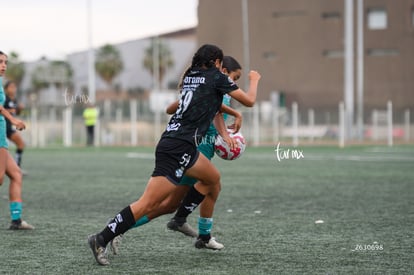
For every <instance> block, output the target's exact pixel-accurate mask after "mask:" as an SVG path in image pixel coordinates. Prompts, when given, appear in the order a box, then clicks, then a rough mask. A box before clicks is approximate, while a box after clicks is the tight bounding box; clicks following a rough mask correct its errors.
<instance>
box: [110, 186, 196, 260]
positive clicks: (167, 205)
mask: <svg viewBox="0 0 414 275" xmlns="http://www.w3.org/2000/svg"><path fill="white" fill-rule="evenodd" d="M188 189H189V186H186V185H179V186H177V187H176V189H175V191H174V192H173V193H171V194H169V195H168V196H167V198H165V199H164V200H163V201H162V202H161V204H160V206H159V207H158V208H157V209H155V210H154V211H152V212H150V213H148V214H146V215H144V216H142V217H141V218H139V219H138V220H137V221H136V222H135V224H134V225H133V226H132V227H131V228H137V227H140V226H142V225H144V224H147V223H148V222H150V221H151V220H153V219H155V218H157V217H159V216H162V215H164V214H169V213H172V212H174V211H175V210H177V208H178V206H179V205H180V202H181V200H182V199H183V198H184V196H185V194H187V192H188ZM183 229H187V231H188V232H187V231H186V232H187V234H192V236H194V237H197V232H196V231H195V230H194V229H192V228H189V229H188V228H183ZM191 230H192V231H191ZM122 237H123V235H122V234H121V235H119V236H116V237H115V238H114V239H113V240H112V241H111V242H110V247H111V249H112V252H113V253H114V254H115V255H116V254H118V253H119V248H120V246H121V242H122Z"/></svg>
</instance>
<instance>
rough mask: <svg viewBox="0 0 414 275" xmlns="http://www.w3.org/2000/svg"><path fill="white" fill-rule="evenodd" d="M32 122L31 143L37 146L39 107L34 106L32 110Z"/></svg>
mask: <svg viewBox="0 0 414 275" xmlns="http://www.w3.org/2000/svg"><path fill="white" fill-rule="evenodd" d="M30 122H31V128H30V139H31V144H32V146H33V147H37V146H38V145H39V144H38V129H39V124H38V120H37V108H36V107H33V108H32V110H31V112H30Z"/></svg>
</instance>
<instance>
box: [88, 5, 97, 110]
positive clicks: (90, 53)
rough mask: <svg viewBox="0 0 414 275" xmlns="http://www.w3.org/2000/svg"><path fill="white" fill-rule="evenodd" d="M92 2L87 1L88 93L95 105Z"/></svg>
mask: <svg viewBox="0 0 414 275" xmlns="http://www.w3.org/2000/svg"><path fill="white" fill-rule="evenodd" d="M92 27H93V26H92V0H87V32H88V48H89V50H88V92H89V101H90V102H91V103H95V100H96V88H95V52H94V50H93V40H92V38H93V37H92V32H93V30H92Z"/></svg>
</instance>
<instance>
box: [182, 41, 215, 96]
mask: <svg viewBox="0 0 414 275" xmlns="http://www.w3.org/2000/svg"><path fill="white" fill-rule="evenodd" d="M217 59H218V60H220V61H222V60H223V51H222V50H221V49H220V48H219V47H217V46H215V45H211V44H204V45H203V46H201V47H200V48H199V49H198V50H197V52H196V53H195V54H194V56H193V59H192V61H191V65H190V67H188V68H187V70H185V72H184V74H183V77H182V79H181V82H180V84H179V87H180V88H181V87H182V82H183V80H184V77H185V76H186V75H187V74H188V73H189V72H190V71H191V69H193V68H201V67H205V68H211V67H214V66H215V63H216V60H217Z"/></svg>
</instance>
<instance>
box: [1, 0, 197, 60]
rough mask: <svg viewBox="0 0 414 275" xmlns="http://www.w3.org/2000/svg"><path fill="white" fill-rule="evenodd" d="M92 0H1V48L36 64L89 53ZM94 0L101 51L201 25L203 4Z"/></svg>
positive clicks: (171, 0)
mask: <svg viewBox="0 0 414 275" xmlns="http://www.w3.org/2000/svg"><path fill="white" fill-rule="evenodd" d="M87 1H88V0H69V1H67V0H13V1H11V0H0V6H1V8H0V20H1V21H0V22H1V23H0V26H1V27H0V28H1V34H0V50H1V51H3V52H6V53H8V52H10V51H16V52H18V53H19V54H20V56H21V58H22V59H23V60H24V61H33V60H36V59H39V58H40V57H41V56H47V57H48V58H57V59H59V58H65V56H66V55H67V54H69V53H72V52H76V51H80V50H84V49H86V48H87V47H88V33H87ZM91 1H92V22H93V45H94V46H95V47H99V46H101V45H103V44H105V43H119V42H124V41H128V40H133V39H138V38H142V37H146V36H151V35H156V34H161V33H165V32H169V31H175V30H179V29H182V28H188V27H195V26H196V25H197V5H198V0H100V1H99V0H91Z"/></svg>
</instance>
